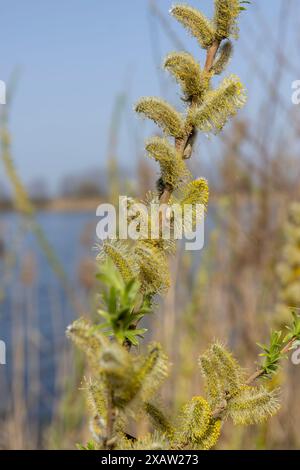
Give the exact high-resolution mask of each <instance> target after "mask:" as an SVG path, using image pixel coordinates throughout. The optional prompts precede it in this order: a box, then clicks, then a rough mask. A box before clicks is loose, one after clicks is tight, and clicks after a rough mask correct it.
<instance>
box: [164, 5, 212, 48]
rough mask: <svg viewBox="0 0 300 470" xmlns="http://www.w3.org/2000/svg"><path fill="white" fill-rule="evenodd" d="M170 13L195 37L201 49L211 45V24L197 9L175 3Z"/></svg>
mask: <svg viewBox="0 0 300 470" xmlns="http://www.w3.org/2000/svg"><path fill="white" fill-rule="evenodd" d="M170 13H171V15H173V16H174V18H176V19H177V20H178V21H179V22H180V23H181V24H182V25H183V26H184V27H185V28H186V29H187V30H188V31H189V32H190V33H191V34H192V35H193V36H194V37H195V38H196V39H197V41H198V43H199V44H200V46H201V47H202V48H203V49H208V48H209V47H210V46H211V45H212V43H213V41H214V39H215V32H214V29H213V25H212V23H211V22H210V21H209V20H208V19H207V18H206V16H205V15H203V14H202V13H201V12H200V11H199V10H196V8H193V7H190V6H188V5H175V6H174V7H173V8H172V9H171V10H170Z"/></svg>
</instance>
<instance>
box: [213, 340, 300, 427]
mask: <svg viewBox="0 0 300 470" xmlns="http://www.w3.org/2000/svg"><path fill="white" fill-rule="evenodd" d="M296 340H297V339H296V338H292V339H291V340H290V341H289V342H288V343H287V344H286V345H285V346H284V347H283V348H282V349H281V355H283V356H284V355H285V354H287V353H288V352H290V351H291V350H292V349H293V345H294V343H295V341H296ZM264 375H265V369H264V368H261V369H258V370H256V371H255V372H254V373H253V374H252V375H250V377H249V378H248V379H247V380H246V382H245V385H252V384H253V383H254V382H255V381H256V380H258V379H260V378H261V377H263V376H264ZM231 398H232V396H228V397H225V398H224V401H223V403H221V404H220V405H219V406H218V407H217V408H216V409H215V410H214V411H213V413H212V417H213V418H214V419H221V418H222V415H223V413H224V411H225V410H226V408H227V403H228V402H229V401H230V400H231Z"/></svg>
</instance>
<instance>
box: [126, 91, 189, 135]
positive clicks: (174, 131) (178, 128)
mask: <svg viewBox="0 0 300 470" xmlns="http://www.w3.org/2000/svg"><path fill="white" fill-rule="evenodd" d="M135 110H136V112H137V113H140V114H143V115H144V116H145V117H147V118H148V119H151V120H152V121H154V122H155V123H156V124H157V125H158V126H159V127H161V128H162V130H163V131H164V132H165V133H166V134H167V135H169V136H173V137H176V138H181V137H182V136H183V135H184V122H183V119H182V117H181V115H180V113H178V112H177V111H176V109H174V108H173V107H172V106H171V105H170V104H169V103H167V102H166V101H164V100H161V99H160V98H151V97H149V98H141V99H140V101H139V102H138V103H137V104H136V107H135Z"/></svg>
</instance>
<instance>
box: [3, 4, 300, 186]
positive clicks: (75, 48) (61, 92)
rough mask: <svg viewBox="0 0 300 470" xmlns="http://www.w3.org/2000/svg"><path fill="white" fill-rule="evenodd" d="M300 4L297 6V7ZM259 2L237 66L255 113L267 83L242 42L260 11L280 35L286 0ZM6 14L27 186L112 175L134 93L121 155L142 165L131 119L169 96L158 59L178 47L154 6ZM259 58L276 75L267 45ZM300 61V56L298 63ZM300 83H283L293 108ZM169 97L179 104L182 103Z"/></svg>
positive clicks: (6, 61)
mask: <svg viewBox="0 0 300 470" xmlns="http://www.w3.org/2000/svg"><path fill="white" fill-rule="evenodd" d="M288 1H289V0H284V2H288ZM291 2H292V3H293V4H295V0H291ZM189 3H190V4H192V5H194V6H198V7H199V8H201V9H202V10H203V11H204V12H205V13H207V14H210V13H211V11H212V1H211V0H202V1H200V0H192V1H189ZM252 3H253V5H252V6H250V7H249V11H248V12H247V13H244V14H243V16H242V20H241V31H242V32H241V43H237V45H236V53H235V58H234V60H233V61H232V63H231V66H230V70H231V71H234V72H235V73H237V74H239V75H240V76H241V78H242V80H243V81H244V82H245V84H246V86H247V88H248V90H249V98H250V102H251V105H249V108H248V110H247V112H254V109H255V107H257V106H258V103H259V100H260V98H261V97H262V89H263V84H261V83H258V82H257V80H259V79H256V78H255V71H254V70H251V68H250V67H249V61H247V57H245V51H244V47H243V46H242V44H244V45H245V44H246V45H247V44H248V45H250V47H252V45H251V41H252V38H251V34H250V33H251V31H252V30H254V31H255V30H256V28H257V24H256V16H255V10H256V5H255V4H257V3H259V7H260V12H261V14H262V16H263V17H264V19H265V20H266V21H267V23H268V25H269V27H270V28H271V31H272V33H273V34H274V36H275V37H278V32H277V25H278V20H279V11H280V5H281V0H259V1H258V0H253V2H252ZM296 3H297V0H296ZM158 4H159V7H160V9H161V11H162V12H163V13H165V14H167V13H168V10H169V8H170V6H171V4H172V2H171V0H159V1H158ZM294 6H295V5H294ZM298 8H300V5H299V7H298ZM0 11H1V28H0V79H1V80H5V81H7V80H8V79H9V77H10V76H11V74H12V72H13V71H14V70H15V69H16V68H17V67H18V69H19V71H20V78H19V84H18V88H17V93H16V96H15V100H14V105H13V109H12V117H11V129H12V133H13V139H14V157H15V161H16V164H17V167H18V170H19V172H20V174H21V176H22V177H23V179H24V180H25V181H26V182H29V181H31V180H33V179H35V178H36V177H39V176H43V177H45V178H46V179H47V181H48V183H49V185H50V186H51V187H55V185H57V184H58V182H59V181H60V179H61V177H62V176H63V175H64V174H66V173H77V172H81V171H85V169H88V168H98V167H103V166H104V165H105V157H106V151H107V132H108V128H109V125H110V115H111V111H112V107H113V105H114V101H115V98H116V95H117V94H118V93H119V92H122V91H127V92H128V100H129V102H128V106H127V109H126V114H125V123H124V125H123V130H122V134H121V138H120V149H119V155H120V160H121V163H122V165H123V166H127V165H128V166H132V165H133V164H134V161H135V158H136V146H135V142H136V140H135V136H134V129H135V128H136V126H138V124H137V122H138V121H137V120H136V118H135V117H134V115H133V113H131V111H132V106H133V103H134V102H135V101H136V100H137V99H138V98H139V97H140V96H141V95H152V94H153V95H155V94H161V88H160V81H159V80H158V77H159V73H160V71H159V67H158V62H157V61H158V56H160V55H161V59H163V56H164V55H165V54H166V53H167V52H168V51H170V50H172V49H174V44H172V43H171V41H170V40H169V39H168V38H167V36H166V34H165V33H164V32H163V31H162V30H161V28H160V26H159V25H158V23H157V22H155V21H153V19H152V20H151V19H149V2H148V0H126V1H125V0H110V1H106V0H43V1H41V0H0ZM170 25H171V26H172V28H173V29H174V31H175V32H176V34H177V35H178V37H179V38H180V40H181V41H182V42H183V43H184V45H185V46H186V47H187V48H188V50H190V51H192V52H194V53H197V54H198V55H199V57H200V59H201V58H202V57H203V53H202V52H201V51H200V53H199V49H198V48H197V45H196V42H195V41H194V40H193V39H192V38H190V37H189V36H188V35H187V34H186V32H185V31H184V30H183V29H182V28H181V27H180V26H179V25H177V24H176V22H175V21H173V22H171V23H170ZM259 36H260V35H259V34H258V35H257V38H259ZM153 38H155V47H156V49H155V51H156V55H155V56H154V53H153ZM256 40H257V39H256ZM287 41H289V39H287ZM290 41H291V39H290ZM254 53H255V54H257V56H259V57H260V60H261V61H263V63H264V65H265V68H266V69H267V70H268V71H269V74H270V76H272V70H273V69H272V67H273V59H272V53H271V51H270V50H269V49H268V46H267V44H266V43H265V41H264V39H263V38H261V41H260V43H259V45H258V46H257V49H256V50H255V51H254ZM154 57H155V60H154ZM298 59H299V55H298V54H296V49H293V50H292V52H291V60H292V61H296V60H297V61H298ZM292 78H294V79H300V76H299V77H292V76H291V77H285V80H283V83H281V85H280V86H281V87H282V90H281V92H282V94H283V97H284V99H285V100H287V102H288V101H289V99H290V94H291V93H290V81H289V80H290V79H292ZM163 80H165V79H163ZM163 83H164V84H165V87H166V89H167V90H169V89H172V90H174V89H175V88H174V87H173V84H172V81H171V80H169V81H167V82H166V81H164V82H163ZM169 93H170V96H171V97H172V98H171V99H174V100H175V101H176V99H177V98H178V96H177V95H176V94H175V93H173V92H172V93H173V94H172V93H171V92H169V91H168V94H169ZM140 150H141V151H142V146H141V148H140ZM1 171H2V169H1ZM0 180H2V177H1V175H0Z"/></svg>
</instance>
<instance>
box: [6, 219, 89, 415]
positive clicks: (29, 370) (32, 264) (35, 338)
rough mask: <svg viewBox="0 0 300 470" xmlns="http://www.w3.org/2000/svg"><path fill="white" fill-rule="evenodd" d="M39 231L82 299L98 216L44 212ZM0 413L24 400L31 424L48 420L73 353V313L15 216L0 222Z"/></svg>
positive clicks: (63, 293) (31, 239) (36, 246)
mask: <svg viewBox="0 0 300 470" xmlns="http://www.w3.org/2000/svg"><path fill="white" fill-rule="evenodd" d="M37 219H38V222H39V224H40V226H41V227H42V228H43V231H44V233H45V235H46V237H47V239H48V241H49V243H50V244H51V246H52V247H53V250H54V251H55V253H56V255H57V257H58V258H59V260H60V262H61V264H62V266H63V268H64V270H65V272H66V274H67V276H68V279H69V281H70V283H71V284H72V286H74V289H75V291H76V293H77V294H78V295H79V296H80V298H84V296H85V291H84V286H83V285H82V282H80V279H79V278H80V264H81V263H82V262H84V260H86V259H92V258H93V257H94V256H95V253H94V252H93V244H94V235H95V226H96V222H97V220H96V216H95V215H94V214H92V213H41V214H39V215H38V217H37ZM0 243H1V245H0V282H1V284H0V340H2V341H4V342H5V343H6V365H5V366H4V365H0V387H1V401H0V411H1V414H2V415H3V414H5V413H10V412H11V411H12V409H13V406H14V403H15V402H16V400H20V397H21V398H22V399H23V400H24V405H25V406H26V408H27V414H28V417H29V418H30V419H37V420H38V421H39V420H42V421H44V420H49V419H50V418H51V413H52V408H53V400H54V397H55V396H56V395H57V383H56V373H57V369H58V367H59V365H60V361H61V357H62V354H63V352H64V351H65V350H67V349H68V348H70V346H69V345H68V340H67V338H66V336H65V329H66V327H67V325H68V324H70V322H71V321H72V320H73V318H74V316H75V312H74V310H73V308H72V306H71V304H70V302H69V300H68V298H67V296H66V295H65V292H64V290H63V289H62V287H61V283H60V281H59V280H58V278H57V276H56V274H55V273H54V272H53V270H52V269H51V268H50V267H49V264H48V262H47V259H46V257H45V254H44V253H43V251H42V250H41V249H40V248H39V246H38V244H37V241H36V238H35V236H34V235H33V234H32V233H31V232H30V231H29V230H28V227H27V226H26V224H24V223H23V222H22V221H21V219H20V217H18V216H17V215H16V214H1V217H0Z"/></svg>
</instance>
